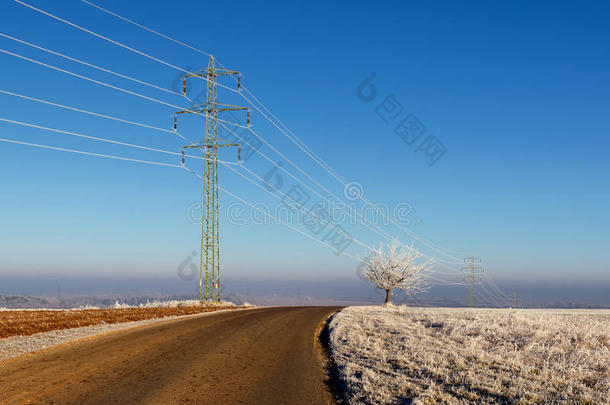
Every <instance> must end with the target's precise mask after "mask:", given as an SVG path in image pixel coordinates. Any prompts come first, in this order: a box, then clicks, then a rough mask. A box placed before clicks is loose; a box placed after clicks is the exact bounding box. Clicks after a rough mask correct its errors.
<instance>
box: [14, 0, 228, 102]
mask: <svg viewBox="0 0 610 405" xmlns="http://www.w3.org/2000/svg"><path fill="white" fill-rule="evenodd" d="M14 1H15V2H17V3H19V4H21V5H23V6H26V7H28V8H30V9H32V10H34V11H37V12H39V13H41V14H44V15H46V16H48V17H51V18H54V19H56V20H57V21H61V22H63V23H65V24H68V25H70V26H72V27H74V28H77V29H79V30H81V31H84V32H86V33H88V34H91V35H93V36H96V37H98V38H100V39H103V40H105V41H108V42H110V43H113V44H115V45H118V46H120V47H122V48H124V49H127V50H129V51H131V52H135V53H137V54H139V55H142V56H145V57H147V58H149V59H151V60H154V61H156V62H159V63H161V64H163V65H165V66H168V67H171V68H173V69H177V70H181V71H182V72H184V73H188V74H194V73H193V72H189V71H188V70H185V69H183V68H181V67H178V66H175V65H172V64H171V63H168V62H165V61H164V60H161V59H159V58H155V57H154V56H151V55H149V54H147V53H145V52H142V51H139V50H137V49H135V48H132V47H130V46H127V45H125V44H122V43H120V42H118V41H115V40H113V39H110V38H108V37H106V36H104V35H101V34H98V33H96V32H93V31H91V30H89V29H87V28H84V27H81V26H80V25H77V24H74V23H73V22H70V21H68V20H65V19H63V18H60V17H57V16H56V15H53V14H51V13H49V12H47V11H44V10H41V9H39V8H36V7H34V6H32V5H30V4H27V3H25V2H23V1H20V0H14ZM218 86H220V87H225V88H226V89H228V90H230V91H233V92H235V93H237V92H238V91H236V90H233V89H231V88H230V87H228V86H224V85H221V84H218Z"/></svg>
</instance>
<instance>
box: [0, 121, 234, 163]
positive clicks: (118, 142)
mask: <svg viewBox="0 0 610 405" xmlns="http://www.w3.org/2000/svg"><path fill="white" fill-rule="evenodd" d="M0 121H2V122H8V123H10V124H17V125H22V126H25V127H30V128H36V129H42V130H45V131H50V132H56V133H61V134H65V135H70V136H76V137H79V138H85V139H91V140H94V141H100V142H106V143H112V144H115V145H121V146H128V147H131V148H137V149H144V150H148V151H153V152H160V153H166V154H169V155H175V156H181V154H180V153H178V152H172V151H168V150H164V149H158V148H151V147H148V146H141V145H135V144H132V143H126V142H121V141H115V140H112V139H106V138H99V137H95V136H90V135H85V134H79V133H76V132H70V131H64V130H61V129H55V128H48V127H43V126H41V125H36V124H30V123H27V122H21V121H14V120H9V119H7V118H1V117H0ZM186 156H189V157H192V158H194V159H202V160H207V159H206V158H205V157H201V156H193V155H186ZM224 163H226V164H236V163H232V162H224Z"/></svg>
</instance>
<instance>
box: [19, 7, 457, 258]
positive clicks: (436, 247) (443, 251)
mask: <svg viewBox="0 0 610 405" xmlns="http://www.w3.org/2000/svg"><path fill="white" fill-rule="evenodd" d="M16 1H17V0H16ZM81 1H83V2H84V3H86V4H88V5H90V6H93V7H95V8H97V9H99V10H101V11H104V12H106V13H108V14H110V15H113V16H114V17H117V18H119V19H121V20H123V21H126V22H128V23H130V24H133V25H136V26H138V27H139V28H142V29H144V30H146V31H149V32H152V33H154V34H156V35H158V36H161V37H163V38H165V39H168V40H170V41H172V42H175V43H177V44H180V45H182V46H185V47H187V48H189V49H191V50H194V51H196V52H199V53H202V54H205V55H209V53H207V52H204V51H202V50H200V49H198V48H195V47H193V46H191V45H188V44H185V43H183V42H181V41H178V40H176V39H174V38H172V37H169V36H167V35H164V34H161V33H159V32H158V31H155V30H152V29H150V28H148V27H145V26H144V25H142V24H139V23H136V22H135V21H133V20H130V19H128V18H125V17H122V16H120V15H119V14H117V13H114V12H111V11H109V10H107V9H105V8H102V7H100V6H97V5H95V4H93V3H91V2H89V1H85V0H81ZM221 66H222V65H221ZM244 91H245V92H247V93H249V94H250V95H251V96H252V97H253V98H254V99H255V100H257V102H258V103H259V104H260V105H261V106H262V107H263V108H264V109H265V110H266V111H267V112H268V113H269V114H270V115H272V116H273V117H274V118H275V119H276V120H277V121H278V122H280V123H281V124H282V125H283V126H284V127H285V128H286V129H287V130H288V131H289V132H290V133H291V134H292V135H293V137H294V138H296V139H298V141H299V142H300V144H299V142H297V141H295V140H294V138H293V137H291V136H289V135H288V134H287V133H286V132H285V131H284V130H282V129H281V128H280V127H279V126H278V125H277V124H276V123H275V122H274V121H273V120H271V119H270V118H269V117H268V116H267V115H266V114H264V113H263V112H262V111H261V110H260V109H259V108H258V107H257V106H256V105H255V104H254V103H253V102H252V101H251V100H249V99H248V98H247V97H246V96H244V94H243V93H240V95H241V96H242V97H243V98H244V99H245V100H246V101H248V102H249V103H250V104H251V105H252V106H253V107H254V108H255V109H256V110H257V111H258V112H259V113H260V114H261V115H263V116H264V117H265V118H266V119H267V120H268V121H269V122H271V123H272V124H273V125H274V126H275V127H276V128H277V129H278V130H279V131H280V132H281V133H283V134H284V135H285V136H286V137H287V138H289V139H290V140H291V141H292V142H293V143H295V145H297V146H298V147H299V148H300V149H302V150H303V152H305V153H306V154H307V155H308V156H309V157H311V158H312V160H314V162H316V163H317V164H318V165H319V166H320V167H322V168H323V169H324V170H326V171H327V172H328V173H329V174H331V176H333V177H334V178H335V179H336V180H338V181H339V182H340V183H341V184H342V185H343V186H344V187H347V186H348V184H347V182H346V181H345V180H344V179H342V178H341V176H339V175H338V174H337V172H336V171H335V170H333V169H332V168H331V167H330V165H328V164H327V163H326V162H324V161H323V160H322V159H321V158H320V157H319V156H317V155H315V153H313V151H311V148H309V147H308V146H307V145H306V144H305V142H303V141H302V140H301V139H300V138H298V137H297V136H296V135H294V133H293V132H292V131H290V129H289V128H288V127H287V126H286V125H285V124H284V123H282V122H281V121H280V120H279V119H278V118H277V117H276V116H275V115H274V114H273V113H271V111H270V110H269V109H268V108H267V107H265V106H264V105H263V104H262V102H260V100H258V99H257V98H256V97H254V95H253V94H252V93H251V92H250V91H249V90H248V89H246V88H245V87H244ZM306 149H307V150H306ZM359 199H360V200H361V201H363V202H364V203H365V204H367V205H368V206H369V207H371V208H373V209H375V206H374V204H372V203H371V202H370V201H368V199H365V198H364V197H362V196H359ZM386 219H388V220H389V221H390V222H392V223H393V224H394V225H395V226H397V227H398V228H399V229H401V230H402V231H403V232H405V233H407V234H408V235H410V236H411V237H412V238H413V239H415V240H418V241H419V242H420V243H422V244H424V245H426V246H428V247H429V248H431V249H433V250H436V251H437V252H439V253H441V254H444V255H446V256H448V257H451V258H453V259H456V260H459V258H458V257H456V256H453V255H451V254H450V252H454V253H455V254H464V253H463V252H459V251H455V250H450V249H447V248H443V247H441V246H439V245H436V244H434V243H433V242H431V241H428V240H426V239H424V238H422V237H420V236H419V235H417V234H416V233H415V232H413V231H411V230H410V229H408V228H406V227H404V226H402V225H401V224H399V223H398V222H396V221H394V220H392V219H391V218H390V217H389V216H386ZM448 252H449V253H448Z"/></svg>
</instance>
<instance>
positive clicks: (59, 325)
mask: <svg viewBox="0 0 610 405" xmlns="http://www.w3.org/2000/svg"><path fill="white" fill-rule="evenodd" d="M228 308H236V306H235V305H234V304H231V303H223V304H209V305H198V302H197V303H195V302H187V303H181V302H176V305H170V304H163V303H157V304H149V305H145V306H142V307H137V308H134V307H128V306H120V305H118V306H117V308H112V309H76V310H4V311H0V338H5V337H9V336H26V335H32V334H34V333H39V332H49V331H52V330H59V329H68V328H77V327H81V326H91V325H100V324H104V323H119V322H132V321H141V320H145V319H156V318H165V317H168V316H177V315H192V314H199V313H203V312H211V311H217V310H220V309H228Z"/></svg>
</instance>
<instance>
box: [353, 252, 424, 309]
mask: <svg viewBox="0 0 610 405" xmlns="http://www.w3.org/2000/svg"><path fill="white" fill-rule="evenodd" d="M432 260H433V259H432V258H427V259H424V255H423V254H422V253H421V252H420V251H419V250H417V249H415V248H414V247H413V246H406V247H404V246H400V245H398V243H392V245H390V246H389V248H388V249H385V248H384V246H383V244H381V245H379V248H373V249H371V252H370V255H369V257H367V258H366V259H364V269H363V272H362V276H363V277H364V278H365V279H366V280H368V281H371V282H372V283H374V284H375V285H376V286H377V288H379V289H381V290H384V291H385V303H384V305H388V303H389V302H390V292H391V291H392V290H393V289H394V288H400V289H401V290H403V291H404V292H405V293H407V294H409V295H412V294H416V293H418V292H421V291H423V290H425V288H426V283H425V278H424V272H425V271H426V270H428V269H429V268H430V265H431V264H432Z"/></svg>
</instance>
